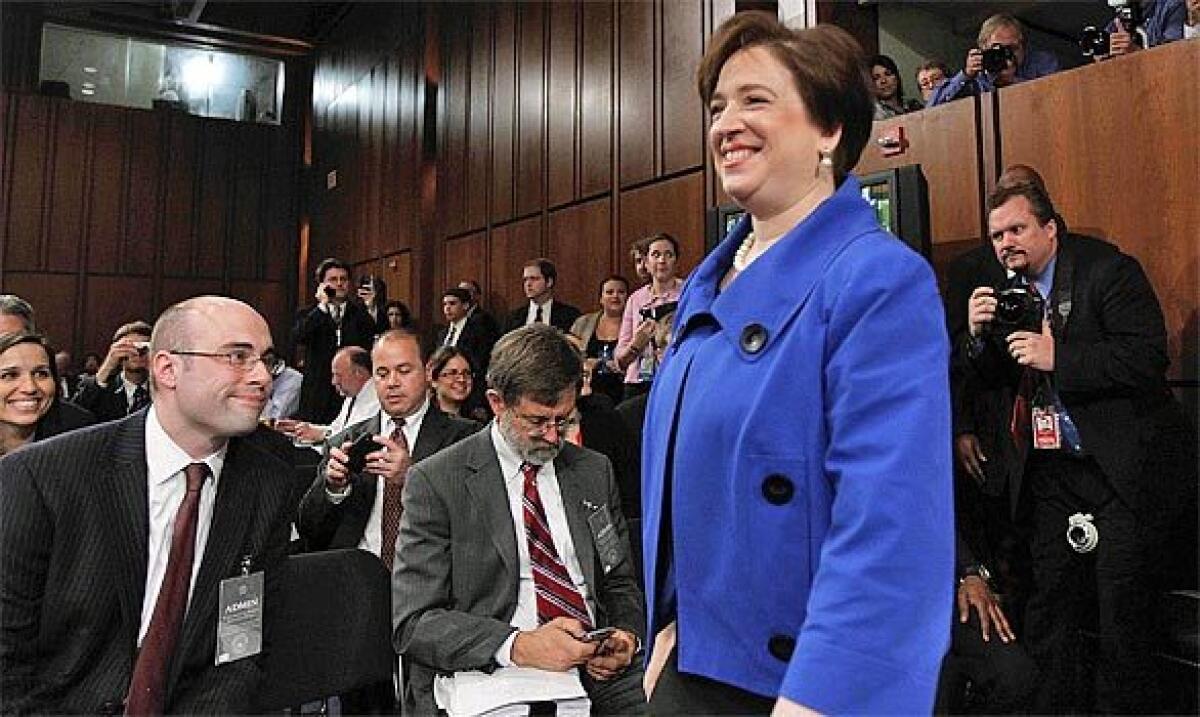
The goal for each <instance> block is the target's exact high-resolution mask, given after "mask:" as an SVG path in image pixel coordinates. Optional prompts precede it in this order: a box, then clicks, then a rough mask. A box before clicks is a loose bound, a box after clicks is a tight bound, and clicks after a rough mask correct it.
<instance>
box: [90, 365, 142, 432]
mask: <svg viewBox="0 0 1200 717" xmlns="http://www.w3.org/2000/svg"><path fill="white" fill-rule="evenodd" d="M124 381H125V379H124V378H122V377H121V373H120V372H117V375H116V376H114V377H113V378H112V379H110V380H109V382H108V385H107V386H101V385H100V384H98V383H96V379H95V378H94V377H91V376H87V377H84V378H82V379H80V381H79V390H78V391H77V392H76V393H75V400H74V403H75V404H76V405H78V406H80V407H82V408H85V409H87V410H89V411H91V412H92V414H93V415H94V416H95V417H96V421H97V422H100V423H103V422H105V421H115V420H117V419H119V418H124V417H125V416H128V415H129V399H127V398H126V397H125V383H124ZM146 389H147V390H149V389H150V385H149V383H147V384H146Z"/></svg>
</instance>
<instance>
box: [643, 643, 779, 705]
mask: <svg viewBox="0 0 1200 717" xmlns="http://www.w3.org/2000/svg"><path fill="white" fill-rule="evenodd" d="M678 656H679V654H678V651H677V650H671V655H670V657H668V658H667V664H666V666H665V667H664V668H663V671H662V674H661V675H660V676H659V678H658V683H657V684H655V686H654V693H653V694H652V695H651V696H650V704H649V705H648V708H647V710H646V712H647V713H648V714H650V715H767V714H770V713H771V709H772V708H774V706H775V699H774V698H772V697H763V696H761V695H756V694H754V693H753V692H747V691H745V690H742V689H739V688H737V687H733V686H732V685H727V684H724V683H722V682H717V681H716V680H710V679H708V678H707V677H699V676H697V675H689V674H687V673H686V672H680V671H679V662H678Z"/></svg>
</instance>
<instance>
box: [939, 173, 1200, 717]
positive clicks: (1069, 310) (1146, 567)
mask: <svg viewBox="0 0 1200 717" xmlns="http://www.w3.org/2000/svg"><path fill="white" fill-rule="evenodd" d="M988 209H989V212H988V231H989V236H990V238H991V242H992V248H993V250H994V252H995V256H996V258H997V259H998V260H999V264H1000V265H1001V267H1002V268H1003V270H1004V272H1005V274H1006V276H1007V278H1006V279H1002V280H999V281H997V275H996V274H995V273H993V272H991V271H986V270H985V269H986V267H985V266H984V265H980V275H979V276H978V277H977V278H976V283H975V288H974V289H973V290H971V292H970V298H969V299H968V300H967V302H966V304H967V306H966V309H967V312H966V313H967V320H966V331H965V332H958V335H957V336H956V337H955V338H956V345H955V361H954V365H955V367H956V370H959V371H961V372H962V373H963V374H964V376H965V381H966V385H969V386H972V390H974V391H978V392H980V394H981V395H982V394H983V393H986V392H994V391H999V392H1000V394H1001V395H1006V396H1007V397H1008V398H1009V401H1008V404H1007V405H1008V407H1009V408H1008V409H1007V410H1004V409H1000V410H997V411H994V412H992V415H991V421H992V422H993V423H996V424H999V425H995V426H990V427H976V428H977V429H979V430H981V431H983V430H985V429H994V430H993V431H991V432H990V433H988V435H991V436H995V437H997V440H996V444H997V445H996V446H995V448H994V449H992V450H990V451H989V452H988V455H987V463H988V467H987V474H986V476H983V479H984V480H987V481H995V480H1000V481H1005V482H1007V485H1001V486H994V485H993V486H991V487H992V488H993V490H995V489H997V488H998V489H999V491H1000V494H1002V493H1003V491H1005V490H1007V493H1008V498H1009V505H1010V508H1011V510H1012V513H1013V516H1014V519H1015V520H1016V522H1017V523H1018V524H1020V525H1022V526H1024V528H1025V529H1026V530H1027V531H1028V533H1029V536H1030V555H1031V559H1032V568H1033V577H1034V585H1033V592H1032V595H1031V596H1030V600H1029V604H1028V609H1027V615H1026V621H1025V630H1024V633H1025V640H1024V642H1025V644H1026V646H1027V649H1028V651H1029V653H1030V655H1031V656H1032V657H1033V658H1034V659H1035V660H1036V661H1037V663H1038V667H1039V669H1040V670H1041V672H1042V675H1043V680H1042V683H1041V685H1040V687H1039V693H1038V696H1037V701H1036V703H1035V705H1034V712H1036V713H1039V714H1040V713H1064V712H1073V711H1081V710H1082V711H1089V705H1085V704H1083V703H1082V695H1083V694H1086V690H1083V689H1081V688H1082V685H1080V684H1077V683H1076V680H1077V675H1078V662H1079V655H1078V652H1077V639H1078V633H1079V629H1080V628H1081V627H1083V626H1084V624H1085V623H1084V621H1085V620H1086V619H1087V617H1086V615H1087V610H1086V605H1087V600H1086V596H1087V595H1088V594H1089V593H1090V592H1091V591H1092V590H1094V591H1095V593H1096V596H1097V605H1098V608H1099V609H1098V622H1099V625H1098V627H1099V643H1100V644H1099V647H1100V651H1099V655H1098V657H1097V659H1096V666H1097V675H1096V677H1097V680H1096V689H1095V702H1096V704H1095V705H1094V708H1095V710H1096V711H1099V712H1107V713H1132V712H1140V711H1143V710H1145V709H1147V708H1148V707H1151V706H1152V705H1153V704H1154V699H1155V696H1156V690H1155V688H1154V684H1155V675H1154V672H1153V670H1152V669H1151V666H1150V663H1149V655H1150V647H1151V644H1152V637H1151V636H1152V634H1153V633H1152V630H1151V619H1152V617H1153V613H1152V610H1151V606H1152V600H1151V590H1150V587H1149V580H1148V577H1149V576H1150V574H1151V572H1152V566H1153V562H1152V560H1151V559H1150V558H1151V556H1153V555H1154V553H1153V552H1152V546H1151V545H1150V544H1149V538H1152V537H1153V536H1154V535H1155V533H1156V529H1157V528H1158V527H1159V526H1160V525H1161V522H1162V521H1163V519H1164V518H1165V517H1166V511H1167V506H1170V505H1171V504H1172V501H1173V500H1174V497H1173V496H1172V495H1168V494H1171V493H1173V492H1175V490H1176V488H1175V487H1174V486H1172V485H1171V484H1172V480H1173V479H1174V478H1180V477H1182V473H1173V472H1172V470H1171V469H1170V468H1168V467H1166V463H1167V461H1159V460H1158V457H1159V455H1160V454H1161V455H1165V456H1180V457H1183V454H1184V453H1185V452H1186V448H1185V447H1183V446H1180V445H1177V443H1178V441H1177V440H1176V438H1177V437H1178V436H1182V435H1184V432H1183V431H1182V430H1177V429H1176V428H1174V427H1171V425H1170V424H1171V422H1172V420H1173V419H1174V418H1175V412H1174V411H1173V410H1172V406H1173V401H1172V399H1171V396H1170V394H1169V393H1168V391H1167V388H1166V381H1165V372H1166V368H1167V350H1166V329H1165V325H1164V322H1163V316H1162V311H1161V309H1160V307H1159V304H1158V300H1157V298H1156V297H1155V295H1154V290H1153V288H1152V287H1151V286H1150V284H1149V282H1148V280H1147V279H1146V276H1145V274H1144V273H1143V271H1142V268H1141V266H1140V265H1139V264H1138V262H1137V261H1136V260H1135V259H1133V258H1132V257H1130V256H1127V255H1125V254H1122V253H1121V252H1120V251H1119V250H1118V249H1117V248H1116V247H1114V246H1112V245H1111V244H1108V243H1106V242H1103V241H1100V240H1098V239H1092V238H1089V237H1083V236H1077V235H1069V234H1067V233H1066V230H1065V228H1064V227H1063V226H1062V220H1061V218H1059V217H1058V215H1057V213H1056V212H1055V209H1054V206H1053V204H1052V203H1051V200H1050V197H1049V195H1048V194H1047V192H1046V191H1045V189H1044V188H1043V187H1042V186H1041V185H1040V184H1038V183H1034V182H1016V183H1004V182H1002V183H1000V184H998V185H997V187H996V189H995V190H994V191H993V192H992V194H991V196H990V197H989V198H988ZM966 280H967V278H966V277H959V278H958V279H957V281H958V282H961V281H966ZM997 283H998V284H999V285H998V286H997V285H995V284H997ZM960 295H961V291H960ZM960 401H961V399H960V398H959V397H956V407H957V406H958V404H959V403H960ZM1179 417H1180V418H1182V415H1181V414H1179ZM1004 434H1007V436H1005V435H1004ZM1005 444H1007V445H1005ZM1151 449H1153V451H1154V452H1155V455H1154V456H1151V455H1150V450H1151ZM960 458H962V456H961V455H960ZM1151 458H1154V459H1155V460H1156V461H1158V462H1159V463H1161V465H1158V466H1156V470H1155V471H1154V473H1155V474H1154V475H1151V474H1150V471H1148V470H1147V466H1148V465H1149V463H1148V461H1149V460H1150V459H1151ZM1183 465H1184V462H1183V461H1180V466H1179V467H1182V466H1183Z"/></svg>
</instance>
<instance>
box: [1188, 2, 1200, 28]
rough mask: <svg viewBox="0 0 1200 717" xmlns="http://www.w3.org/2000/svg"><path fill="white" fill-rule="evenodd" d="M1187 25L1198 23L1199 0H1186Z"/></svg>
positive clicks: (1199, 12) (1192, 25) (1194, 25)
mask: <svg viewBox="0 0 1200 717" xmlns="http://www.w3.org/2000/svg"><path fill="white" fill-rule="evenodd" d="M1186 24H1187V26H1188V27H1196V26H1197V25H1200V0H1187V23H1186Z"/></svg>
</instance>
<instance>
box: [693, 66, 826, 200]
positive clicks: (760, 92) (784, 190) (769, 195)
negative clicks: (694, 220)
mask: <svg viewBox="0 0 1200 717" xmlns="http://www.w3.org/2000/svg"><path fill="white" fill-rule="evenodd" d="M709 109H710V111H711V112H712V125H711V126H710V127H709V131H708V144H709V151H711V152H712V155H713V163H714V165H715V166H716V169H717V174H718V175H719V176H720V177H721V182H722V184H723V186H724V188H725V192H726V193H727V194H728V195H729V196H730V197H732V198H733V199H734V200H735V201H736V202H737V203H738V205H740V206H741V207H742V208H744V209H746V210H748V211H749V212H750V213H751V214H753V215H755V216H758V217H762V216H770V215H774V214H777V213H780V212H783V211H786V210H787V209H789V208H790V207H792V206H794V205H795V204H796V203H797V202H799V201H800V200H801V199H802V198H803V197H804V196H805V195H806V194H807V193H808V192H809V190H810V189H811V188H812V186H813V181H814V180H813V177H814V176H815V175H816V169H817V161H818V155H819V152H820V151H821V150H832V149H833V148H835V147H836V146H837V140H838V139H839V138H840V134H841V131H840V130H837V131H836V132H834V133H832V134H826V133H824V132H822V131H821V130H820V129H818V128H817V127H816V126H815V125H814V124H813V122H812V120H811V119H810V118H809V114H808V111H807V109H805V106H804V102H803V100H802V99H801V98H800V93H799V92H798V91H797V89H796V82H795V79H794V78H793V77H792V75H791V73H790V72H788V70H787V68H786V67H784V66H783V65H782V64H781V63H780V62H779V61H778V60H776V59H775V57H774V56H773V55H772V54H771V53H770V51H768V50H767V49H766V48H763V47H751V48H749V49H746V50H741V51H739V52H737V53H736V54H734V55H733V56H732V57H730V58H729V60H728V61H727V62H726V63H725V65H724V67H722V68H721V74H720V77H719V79H718V80H717V86H716V89H715V91H714V93H713V97H712V101H711V103H710V107H709Z"/></svg>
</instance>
